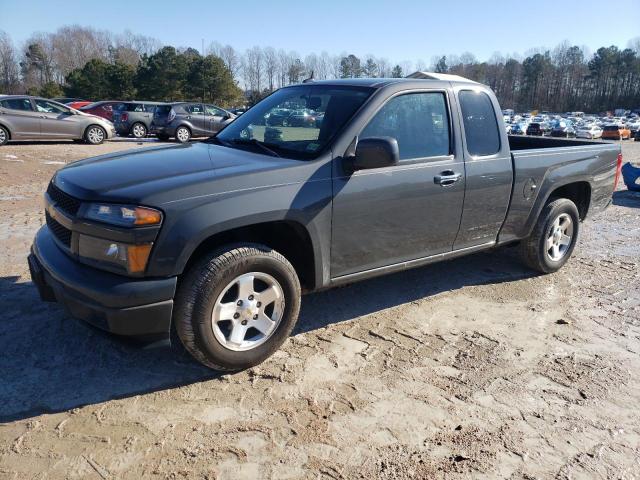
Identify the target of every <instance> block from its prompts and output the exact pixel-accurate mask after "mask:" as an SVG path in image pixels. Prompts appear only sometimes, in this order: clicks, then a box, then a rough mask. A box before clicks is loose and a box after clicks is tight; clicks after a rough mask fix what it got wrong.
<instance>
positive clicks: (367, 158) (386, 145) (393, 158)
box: [353, 137, 400, 170]
mask: <svg viewBox="0 0 640 480" xmlns="http://www.w3.org/2000/svg"><path fill="white" fill-rule="evenodd" d="M399 160H400V149H399V148H398V141H397V140H396V139H395V138H393V137H371V138H363V139H362V140H358V145H357V146H356V153H355V157H354V159H353V169H354V170H366V169H368V168H381V167H389V166H391V165H395V164H396V163H398V161H399Z"/></svg>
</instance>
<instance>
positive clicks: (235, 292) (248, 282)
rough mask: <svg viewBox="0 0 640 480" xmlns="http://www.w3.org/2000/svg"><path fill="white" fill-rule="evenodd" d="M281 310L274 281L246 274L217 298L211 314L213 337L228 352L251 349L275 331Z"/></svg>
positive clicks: (281, 301) (281, 297)
mask: <svg viewBox="0 0 640 480" xmlns="http://www.w3.org/2000/svg"><path fill="white" fill-rule="evenodd" d="M284 307H285V299H284V290H283V289H282V286H281V285H280V283H278V281H277V280H276V279H275V278H273V277H272V276H271V275H269V274H267V273H263V272H249V273H245V274H243V275H240V276H238V277H236V278H235V279H233V280H232V281H231V282H229V283H228V284H227V286H226V287H225V288H224V289H223V290H222V293H220V295H218V298H217V299H216V301H215V303H214V305H213V311H212V312H211V327H212V330H213V334H214V336H215V337H216V340H218V342H220V344H221V345H222V346H223V347H225V348H227V349H229V350H233V351H247V350H252V349H254V348H256V347H258V346H260V345H262V344H263V343H265V342H266V341H267V340H268V339H269V338H271V336H272V335H273V333H274V332H275V331H276V330H277V328H278V325H279V324H280V322H281V321H282V317H283V315H284Z"/></svg>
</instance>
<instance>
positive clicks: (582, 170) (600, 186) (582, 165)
mask: <svg viewBox="0 0 640 480" xmlns="http://www.w3.org/2000/svg"><path fill="white" fill-rule="evenodd" d="M509 145H510V147H511V159H512V162H513V192H512V198H511V204H510V205H509V211H508V213H507V218H506V220H505V223H504V225H503V227H502V230H501V231H500V238H499V242H500V243H506V242H510V241H513V240H518V239H521V238H524V237H526V236H528V235H529V233H530V231H531V228H532V227H533V223H534V222H535V219H537V218H538V215H539V213H540V211H541V209H542V207H543V206H544V204H545V202H546V200H547V198H548V197H549V194H550V192H551V191H552V190H555V189H557V188H559V187H561V186H562V185H565V184H573V185H574V186H573V187H572V188H584V189H586V191H587V193H588V197H589V201H588V203H587V204H586V205H584V206H583V205H578V209H579V210H580V209H581V208H583V207H584V209H583V210H581V215H582V216H583V217H584V216H586V215H587V214H588V215H592V214H594V213H597V212H599V211H601V210H602V209H604V208H605V207H606V206H607V205H608V204H609V203H610V201H611V193H612V191H613V184H614V178H615V175H616V168H617V163H618V154H619V153H620V145H619V144H618V143H613V142H605V141H602V140H575V139H567V138H551V137H525V136H516V135H509Z"/></svg>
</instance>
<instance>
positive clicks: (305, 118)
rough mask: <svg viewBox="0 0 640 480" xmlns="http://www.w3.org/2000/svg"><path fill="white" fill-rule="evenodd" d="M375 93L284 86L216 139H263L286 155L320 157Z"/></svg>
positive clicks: (229, 141)
mask: <svg viewBox="0 0 640 480" xmlns="http://www.w3.org/2000/svg"><path fill="white" fill-rule="evenodd" d="M372 92H373V89H371V88H363V87H350V86H336V85H300V86H295V87H287V88H283V89H280V90H278V91H276V92H275V93H274V94H272V95H270V96H269V97H267V98H265V99H264V100H262V101H261V102H260V103H258V104H257V105H256V106H255V107H253V108H251V109H250V110H249V111H247V112H246V113H245V114H243V115H242V116H241V117H238V118H237V119H236V120H234V121H233V123H231V124H229V126H228V127H226V128H225V129H224V130H222V131H221V132H220V133H218V135H217V136H216V140H217V141H219V142H220V143H222V144H224V145H227V146H230V147H233V146H236V145H254V144H255V143H256V142H259V143H261V144H264V145H267V146H269V147H270V148H271V149H272V150H274V151H275V152H277V153H278V154H280V155H282V156H286V157H292V158H297V159H311V158H315V157H317V156H318V155H319V154H320V152H321V151H322V150H323V149H324V148H325V147H326V146H327V145H328V144H329V142H330V141H331V140H332V139H333V137H334V136H335V135H336V133H338V132H339V131H340V129H342V127H343V126H344V125H345V124H346V123H347V121H348V120H349V119H350V118H351V117H352V116H353V114H354V113H355V112H356V111H357V110H358V108H360V106H362V104H363V103H364V102H365V100H366V99H367V98H369V96H370V95H371V93H372Z"/></svg>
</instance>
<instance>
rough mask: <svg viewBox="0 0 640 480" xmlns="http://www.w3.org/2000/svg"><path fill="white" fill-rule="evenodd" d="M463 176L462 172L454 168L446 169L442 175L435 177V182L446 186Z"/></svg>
mask: <svg viewBox="0 0 640 480" xmlns="http://www.w3.org/2000/svg"><path fill="white" fill-rule="evenodd" d="M461 178H462V174H461V173H456V172H454V171H453V170H445V171H444V172H440V175H436V176H435V177H433V183H436V184H438V185H441V186H443V187H446V186H448V185H453V184H454V183H456V182H457V181H458V180H460V179H461Z"/></svg>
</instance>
